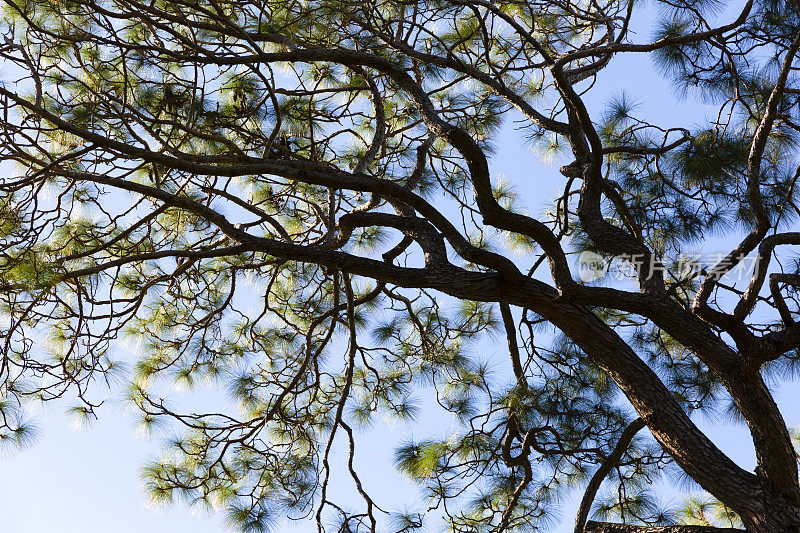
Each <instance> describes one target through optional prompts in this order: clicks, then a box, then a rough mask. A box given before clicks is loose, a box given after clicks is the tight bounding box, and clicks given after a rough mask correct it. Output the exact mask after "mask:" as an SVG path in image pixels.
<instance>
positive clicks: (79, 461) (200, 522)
mask: <svg viewBox="0 0 800 533" xmlns="http://www.w3.org/2000/svg"><path fill="white" fill-rule="evenodd" d="M646 38H647V33H643V34H642V35H640V36H639V38H638V39H639V40H645V39H646ZM621 86H627V87H630V88H631V89H632V95H633V96H635V97H636V98H637V99H638V100H640V101H641V102H642V108H641V109H640V111H641V112H642V113H643V114H644V115H645V116H646V117H647V118H649V119H650V120H652V121H655V122H656V123H658V124H660V125H661V126H663V127H670V126H676V125H681V126H686V125H689V124H696V123H699V122H701V121H702V119H703V115H704V114H705V112H706V111H707V109H706V108H705V107H704V106H702V105H700V104H697V103H692V102H681V101H678V100H676V98H675V97H674V95H673V93H672V91H671V90H670V88H669V85H668V83H667V82H666V81H665V80H663V79H661V78H659V77H658V76H657V75H656V74H655V73H654V72H653V70H652V66H651V64H650V60H649V58H648V57H647V56H646V55H638V56H631V57H628V58H618V59H617V60H616V61H613V62H612V66H611V67H609V68H608V69H607V70H606V71H604V72H603V73H602V75H601V77H600V80H599V82H598V84H597V86H596V87H595V88H594V89H593V90H592V91H591V96H590V97H588V98H587V101H588V103H589V105H590V109H592V110H593V111H594V113H595V114H597V112H598V110H599V109H601V108H602V106H603V104H605V103H607V101H608V100H609V99H610V97H611V96H612V95H613V94H615V93H617V92H618V91H619V90H620V87H621ZM522 140H523V138H522V135H520V134H519V133H517V132H515V131H514V124H513V123H507V124H506V126H505V127H504V130H503V131H502V132H501V137H500V139H499V140H498V142H497V146H498V152H497V154H496V157H495V158H494V159H493V163H492V167H493V168H492V171H493V174H494V176H496V177H499V176H501V175H502V176H504V177H505V178H507V179H508V180H509V181H511V182H512V183H513V184H514V186H515V188H516V190H517V192H518V193H519V194H520V196H521V198H522V199H523V200H524V201H525V203H526V204H527V206H528V208H529V209H530V210H531V211H532V212H537V211H539V210H540V209H541V208H542V207H544V206H545V205H546V202H547V201H548V200H550V199H552V197H553V196H554V195H555V194H557V193H558V192H559V190H560V188H561V187H562V186H563V185H562V184H563V182H562V179H561V177H560V175H559V174H558V170H557V169H558V163H554V164H553V165H552V166H543V165H540V164H539V163H537V162H535V161H536V157H535V155H534V154H533V153H532V152H531V151H530V149H529V148H528V147H526V146H525V145H524V144H523V142H522ZM532 162H533V163H532ZM566 162H568V161H566ZM732 242H733V239H731V240H729V241H726V240H724V239H714V240H710V241H709V242H708V243H707V246H706V250H707V251H709V252H715V251H723V250H724V249H725V246H726V245H728V246H729V245H730V244H731V243H732ZM495 342H497V343H498V345H497V346H494V345H492V343H491V341H490V340H487V341H484V344H483V345H481V347H480V349H481V351H484V350H485V351H486V353H493V352H496V354H497V355H496V356H497V357H501V356H503V354H505V347H504V345H503V342H504V341H503V340H502V339H500V338H498V339H496V340H495ZM797 392H798V388H797V386H796V385H794V384H792V385H784V386H782V387H780V390H779V393H778V398H777V399H778V402H779V404H780V405H781V406H782V407H783V408H784V413H785V414H786V416H787V418H788V420H787V421H788V422H789V423H790V424H792V425H794V424H800V410H798V408H797V406H796V404H797V397H798V396H797ZM209 394H210V393H209ZM121 395H122V393H121V391H117V394H116V396H117V399H112V400H111V401H109V402H108V404H107V405H106V406H104V407H103V408H102V409H101V413H102V415H101V419H100V420H99V421H97V422H95V423H94V424H93V425H91V426H90V427H89V428H86V429H82V430H75V429H74V428H73V426H72V424H71V422H70V421H69V420H67V419H66V417H65V416H63V414H62V412H63V409H64V408H65V407H66V405H65V404H62V405H59V404H52V405H48V406H46V409H44V410H43V411H41V412H39V413H37V414H36V421H37V425H38V426H39V437H38V439H37V441H36V443H35V444H34V445H33V446H30V447H28V448H26V449H23V450H14V451H10V452H4V455H3V456H2V458H0V479H2V480H3V483H2V484H0V517H2V518H0V520H2V521H1V522H0V533H49V532H59V533H73V532H74V533H78V532H80V533H106V532H109V531H114V532H116V533H129V532H130V533H133V532H136V533H141V532H143V531H146V532H154V533H160V532H165V533H166V532H169V533H178V532H183V531H187V532H188V531H191V532H193V533H207V532H215V533H217V532H220V531H222V530H223V519H222V517H221V516H218V515H211V516H209V515H208V514H205V513H203V512H200V511H196V510H194V511H193V510H190V509H187V507H186V506H185V505H182V504H180V503H179V504H177V505H174V506H172V507H168V508H161V509H152V508H149V507H147V505H146V497H145V495H144V493H143V491H142V489H141V483H140V481H139V472H140V468H141V466H142V464H143V463H144V462H146V461H147V460H148V458H150V457H152V456H154V455H155V454H157V453H158V451H159V444H158V442H157V441H156V440H150V439H147V438H143V437H141V436H136V435H135V432H134V430H133V429H132V426H133V423H134V418H133V417H132V416H131V415H130V413H127V412H126V411H125V408H124V406H123V403H122V402H121V400H119V397H121ZM210 397H212V398H216V397H217V395H215V394H214V395H211V396H210ZM438 422H439V421H438V420H437V419H436V418H435V417H426V416H425V415H423V420H422V422H421V423H420V425H419V426H415V427H408V426H402V425H396V426H376V427H374V428H372V429H371V430H369V431H368V432H367V433H366V434H365V435H364V439H363V440H362V444H361V445H360V449H359V455H358V463H357V466H356V467H357V469H358V470H359V473H360V474H361V476H362V478H363V481H364V483H365V486H366V488H367V490H368V491H369V492H371V493H373V494H374V495H375V499H376V501H377V503H378V504H380V503H381V502H385V503H387V504H389V505H388V506H389V507H390V508H395V507H397V503H398V502H401V505H400V506H402V502H408V503H414V502H418V501H419V500H418V498H417V497H416V496H415V492H414V488H413V486H412V485H411V483H410V482H409V481H406V480H404V479H402V478H401V477H400V476H397V475H394V474H393V469H392V467H391V465H390V463H389V461H388V459H389V457H391V451H392V448H393V445H394V444H396V443H397V442H398V440H400V439H402V438H404V437H406V436H409V435H411V434H413V435H415V436H417V437H424V436H425V435H426V434H427V433H426V432H428V431H442V430H443V428H441V427H437V425H438ZM698 422H699V424H700V425H701V427H702V428H704V429H706V430H707V432H708V434H709V436H710V437H711V438H712V440H714V441H715V442H716V443H717V444H718V445H719V446H720V447H721V448H722V449H723V450H725V451H726V452H728V453H729V454H730V455H731V457H732V458H733V459H734V460H736V461H737V462H738V463H739V464H741V465H742V466H744V467H747V468H752V466H753V465H754V457H753V452H752V448H751V444H750V440H749V436H748V435H747V434H746V433H747V432H746V430H745V429H744V428H742V427H740V426H737V425H735V424H733V423H732V422H730V421H726V420H720V419H718V420H716V421H708V420H704V419H702V418H701V419H698ZM333 490H335V491H349V490H350V486H349V484H348V483H347V482H345V481H343V480H334V484H333ZM663 490H664V492H665V493H666V494H672V493H673V491H671V490H670V488H669V487H667V486H664V489H663ZM573 506H574V502H572V501H567V502H565V503H564V516H565V517H564V521H563V523H562V524H561V525H560V526H558V527H557V528H555V529H553V531H554V532H555V533H562V532H568V531H572V527H571V524H572V516H573V514H572V507H573ZM312 530H315V527H314V526H313V525H312V523H311V522H306V523H305V525H303V526H298V527H291V526H289V525H288V524H286V525H282V526H280V527H278V528H277V531H287V532H288V531H293V532H294V531H312Z"/></svg>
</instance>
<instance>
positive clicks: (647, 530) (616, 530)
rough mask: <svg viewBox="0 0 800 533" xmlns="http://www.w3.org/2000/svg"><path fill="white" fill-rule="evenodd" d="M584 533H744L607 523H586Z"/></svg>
mask: <svg viewBox="0 0 800 533" xmlns="http://www.w3.org/2000/svg"><path fill="white" fill-rule="evenodd" d="M584 531H585V532H586V533H744V530H743V529H732V528H727V527H725V528H720V527H712V526H685V525H681V526H633V525H629V524H612V523H609V522H594V521H589V522H587V523H586V529H585V530H584Z"/></svg>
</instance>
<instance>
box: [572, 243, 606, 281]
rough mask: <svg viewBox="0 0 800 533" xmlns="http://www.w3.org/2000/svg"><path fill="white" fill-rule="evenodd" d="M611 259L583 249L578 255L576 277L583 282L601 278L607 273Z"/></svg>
mask: <svg viewBox="0 0 800 533" xmlns="http://www.w3.org/2000/svg"><path fill="white" fill-rule="evenodd" d="M610 266H611V259H606V258H605V257H603V256H602V255H600V254H597V253H594V252H590V251H585V252H581V253H580V255H578V277H579V278H580V279H581V281H583V282H584V283H590V282H592V281H597V280H600V279H603V278H604V277H606V275H607V274H608V269H609V267H610Z"/></svg>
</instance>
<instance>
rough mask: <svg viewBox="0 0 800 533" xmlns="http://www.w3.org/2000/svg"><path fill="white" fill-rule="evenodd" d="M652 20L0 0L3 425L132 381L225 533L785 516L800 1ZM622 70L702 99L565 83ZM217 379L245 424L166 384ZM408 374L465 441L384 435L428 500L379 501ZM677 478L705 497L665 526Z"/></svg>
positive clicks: (219, 1) (784, 525)
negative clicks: (380, 471) (361, 452)
mask: <svg viewBox="0 0 800 533" xmlns="http://www.w3.org/2000/svg"><path fill="white" fill-rule="evenodd" d="M640 3H642V2H641V1H639V0H627V1H622V0H597V1H591V2H563V1H559V0H536V1H530V0H513V1H512V0H431V1H427V2H422V1H406V0H375V1H363V2H355V1H352V2H351V1H342V0H258V1H256V0H209V1H202V0H152V1H147V2H140V1H138V0H45V1H42V0H2V1H1V2H0V4H2V8H3V15H2V22H1V23H0V31H1V32H2V34H3V41H2V44H0V54H1V55H2V70H1V71H0V76H2V83H0V101H2V106H3V112H2V122H0V128H1V129H0V155H1V156H2V160H3V163H2V168H3V175H2V177H0V214H1V215H2V220H1V221H0V242H2V245H1V246H2V253H1V254H0V301H2V317H3V320H4V325H3V329H2V335H1V336H0V341H2V365H1V366H0V415H2V416H1V417H0V441H3V442H10V443H13V444H17V445H22V444H26V443H28V442H29V441H30V439H31V438H32V436H33V435H32V428H31V426H30V425H29V423H28V422H27V420H28V419H27V414H26V407H27V406H29V405H31V404H32V403H34V402H50V401H54V400H59V399H66V400H65V401H67V400H68V401H70V402H73V405H71V406H70V407H69V412H70V413H71V414H72V415H74V416H76V417H78V418H79V419H82V420H87V421H88V420H91V419H93V418H95V416H96V414H97V409H98V406H99V405H100V404H101V403H102V399H103V396H104V395H105V394H108V391H107V388H106V387H105V386H104V384H107V383H110V382H112V380H113V379H121V380H123V381H124V382H125V383H126V386H127V387H128V389H127V390H128V398H129V401H130V403H131V404H132V405H133V406H135V407H136V408H137V410H138V412H139V413H140V414H141V419H142V424H143V427H145V428H156V427H159V426H160V425H162V424H171V427H173V428H179V429H176V435H177V436H175V437H174V438H171V439H170V440H169V442H168V443H167V450H166V452H165V454H164V456H163V458H161V459H160V460H159V461H156V462H154V463H153V464H149V465H147V466H146V467H145V470H144V479H145V481H146V484H147V488H148V490H149V492H150V495H151V496H152V498H153V499H154V500H156V501H159V502H172V501H173V500H176V499H184V500H185V501H188V502H189V503H195V504H201V505H207V506H209V507H211V508H214V509H217V508H221V509H224V510H225V512H226V513H227V516H228V518H229V521H230V524H231V526H233V527H235V528H238V529H240V530H242V531H262V530H266V529H268V528H270V527H271V526H272V525H273V524H275V523H279V522H280V520H282V519H283V518H284V517H286V516H292V517H306V518H307V519H308V520H309V521H310V523H311V524H314V523H315V522H316V524H317V525H318V528H319V530H320V531H323V530H325V531H333V530H338V531H375V530H388V529H390V530H392V531H398V532H400V531H403V532H411V531H418V530H422V529H423V528H426V527H428V526H434V527H438V525H439V524H440V523H441V522H440V521H441V520H444V522H445V523H446V524H447V527H448V528H449V529H450V530H452V531H456V532H476V533H477V532H489V531H492V532H501V531H546V530H547V529H548V527H550V525H551V524H553V523H554V521H555V520H558V519H563V517H559V515H558V514H557V512H556V509H557V503H558V502H559V501H561V500H562V499H563V498H564V497H565V495H567V494H569V493H570V492H571V491H575V490H579V491H580V492H581V494H582V495H583V496H582V501H581V504H580V509H579V512H578V516H577V518H576V525H575V531H576V533H589V532H604V531H614V532H637V531H638V532H673V533H679V532H688V531H692V532H694V531H734V530H741V528H745V529H746V530H747V531H749V532H752V533H776V532H791V531H795V532H796V531H800V485H799V484H798V461H797V454H796V452H795V448H794V443H795V440H796V439H795V437H794V433H793V431H792V430H791V428H789V427H788V426H787V424H786V423H785V421H784V415H783V414H782V413H781V410H780V409H779V407H778V405H777V404H776V402H775V399H774V397H773V394H772V392H771V391H770V389H769V387H768V384H771V383H773V382H774V380H776V379H784V380H790V381H791V380H792V379H793V376H794V375H795V374H794V371H795V370H796V365H797V363H798V362H800V322H798V320H800V299H798V298H799V296H798V292H797V291H798V287H800V261H798V260H797V257H796V248H795V247H797V246H799V245H800V232H798V231H793V230H792V225H793V224H796V220H797V215H798V214H800V209H798V206H797V204H796V197H797V193H796V188H797V182H798V179H799V178H800V166H798V154H799V153H800V152H799V150H798V140H799V138H800V76H799V74H800V58H798V49H799V48H800V5H798V3H797V1H796V0H748V1H747V2H745V3H744V4H741V3H735V2H722V1H712V0H696V1H690V0H654V3H655V6H650V8H648V9H644V8H642V7H641V6H639V4H640ZM656 8H657V9H656ZM646 27H651V28H653V27H654V29H653V30H652V35H648V34H647V32H643V31H638V30H641V29H642V28H646ZM634 28H636V29H637V31H634ZM642 54H644V55H647V56H649V57H650V58H651V60H652V61H653V62H654V65H655V67H656V68H657V69H658V70H659V72H660V73H661V74H662V75H663V76H665V77H667V78H668V79H669V80H670V82H671V83H672V84H673V86H674V88H675V90H676V92H677V93H678V94H679V95H680V96H681V97H682V98H686V99H690V100H693V101H702V102H704V103H705V104H706V105H707V106H709V108H710V109H712V110H713V113H712V114H713V116H714V117H715V119H714V120H712V121H710V122H706V123H702V124H697V123H696V121H695V119H694V118H691V119H690V118H686V124H683V125H682V126H681V127H672V126H663V125H659V124H657V123H654V122H653V121H650V120H648V119H647V118H646V116H645V114H643V113H640V110H639V107H638V106H637V101H638V100H643V101H645V100H646V99H647V93H646V89H647V88H646V87H642V86H641V84H640V83H639V82H638V80H637V78H636V76H635V75H633V74H632V75H631V77H630V79H624V80H619V83H620V85H621V86H622V87H621V89H624V91H622V90H621V92H620V96H619V97H618V98H617V99H615V100H614V101H613V102H610V103H608V105H607V106H605V107H606V108H605V109H604V110H602V112H601V111H599V110H598V109H597V108H596V106H592V105H589V104H588V103H587V102H589V101H590V100H589V97H590V96H591V95H592V94H593V92H592V90H593V88H594V87H595V81H596V80H597V79H598V76H601V75H602V74H603V72H604V69H606V68H607V67H608V66H609V65H611V64H615V63H616V62H618V61H620V59H622V58H625V57H629V56H633V55H642ZM511 126H515V127H516V130H514V131H515V132H516V135H517V136H518V137H519V139H520V141H521V142H523V141H524V142H527V143H530V144H531V145H532V146H534V147H536V148H537V149H538V152H536V153H531V155H530V157H531V162H532V165H531V168H533V169H537V168H538V169H541V172H542V173H544V172H548V169H547V167H546V166H538V163H539V162H540V161H544V160H547V159H548V158H551V159H554V160H557V161H562V160H563V163H564V164H563V166H561V167H560V173H558V172H557V171H555V170H553V173H554V174H556V175H558V177H559V179H560V180H561V181H560V186H561V188H562V189H563V194H562V195H560V196H559V197H558V198H556V199H555V200H553V201H552V204H551V205H550V206H549V207H548V208H547V209H541V204H542V201H543V200H546V198H527V197H522V196H520V195H519V194H517V193H515V190H514V187H513V186H512V185H513V184H512V183H509V182H508V181H503V180H502V179H500V177H499V176H497V175H495V173H493V172H492V171H491V168H492V167H491V166H490V165H491V164H492V163H493V154H495V148H496V138H497V134H498V132H499V131H501V128H505V129H504V130H503V131H510V127H511ZM526 178H527V177H526ZM530 179H531V180H537V179H539V178H538V177H537V176H536V175H535V172H532V176H531V177H530ZM711 235H714V236H717V237H719V238H720V239H721V240H722V241H724V242H727V243H732V242H733V243H734V244H733V245H731V247H730V249H729V250H726V253H725V254H722V255H721V256H720V257H718V258H715V259H714V261H711V262H707V263H708V264H704V263H703V260H702V259H701V260H699V261H687V260H686V257H690V256H691V252H692V250H694V249H695V248H696V247H697V246H698V244H702V241H703V240H704V239H706V238H707V237H709V236H711ZM734 241H735V242H734ZM793 254H794V255H793ZM575 257H581V258H583V259H582V260H583V261H584V262H583V263H582V264H580V265H578V264H576V262H575V260H574V259H575ZM587 258H588V259H587ZM587 261H588V262H587ZM748 264H750V265H751V266H753V265H754V266H753V267H752V268H750V269H749V270H748V269H747V268H746V267H747V265H748ZM587 265H589V266H592V265H594V267H597V268H595V270H592V271H591V272H590V274H592V275H595V274H597V276H596V277H597V278H599V277H601V275H602V274H605V277H604V278H602V279H600V280H598V279H595V277H591V276H590V277H589V278H585V277H584V278H582V277H581V276H580V275H579V269H580V268H585V267H587ZM598 269H599V270H598ZM742 271H746V272H749V273H750V274H748V276H742V275H738V276H734V275H733V274H734V273H736V272H742ZM610 274H613V275H610ZM487 345H488V346H493V349H494V350H495V351H496V353H494V354H492V357H491V361H489V360H488V358H487V357H481V356H480V354H476V353H475V347H476V346H487ZM123 346H135V347H137V358H136V360H135V361H133V363H132V366H131V368H127V369H126V368H125V365H124V361H122V360H121V357H120V356H119V352H120V351H121V347H123ZM203 382H208V383H211V384H213V385H214V386H220V387H227V390H228V391H229V392H230V394H231V395H232V397H233V398H234V399H235V402H236V404H237V407H238V409H229V408H228V406H220V408H219V409H218V410H215V411H212V412H199V413H198V412H196V411H195V410H193V408H192V406H189V405H186V406H180V405H172V404H168V403H167V402H166V401H165V400H164V395H165V393H164V390H165V389H164V386H165V385H167V384H170V383H172V384H175V385H177V386H180V387H184V388H189V389H191V388H194V387H197V386H198V385H199V384H200V383H203ZM425 390H427V391H432V392H431V394H433V395H435V402H431V403H434V404H435V407H436V408H437V409H439V410H441V412H442V413H444V414H440V415H438V416H442V417H446V418H447V420H452V421H453V424H452V425H453V427H457V428H459V429H458V430H457V431H455V432H453V433H452V434H449V435H446V436H444V437H443V436H442V435H441V434H431V435H430V436H423V435H421V434H419V433H418V435H420V439H419V440H413V441H400V442H398V441H397V440H395V439H393V438H392V436H391V435H386V442H385V445H386V446H387V447H394V448H393V449H394V457H395V459H396V468H397V469H398V470H399V471H400V472H401V473H402V474H403V475H406V476H409V477H410V478H412V479H414V480H415V481H416V482H417V483H418V484H419V485H420V489H421V490H422V491H423V494H424V495H425V497H426V498H427V499H428V501H429V504H430V510H426V509H419V510H417V509H412V510H403V509H399V508H393V507H392V506H393V505H394V504H395V503H396V502H384V501H377V500H376V499H374V497H373V496H371V495H370V490H369V489H370V487H368V486H367V485H366V484H364V483H362V481H361V478H360V477H359V467H360V463H359V457H358V445H359V440H360V439H359V438H360V436H361V434H362V432H361V428H362V427H365V426H367V425H369V424H370V423H371V422H372V421H373V420H374V419H376V418H381V417H386V416H388V417H392V418H394V419H398V420H402V421H406V422H407V423H413V422H414V421H415V420H416V417H417V416H418V414H419V410H420V406H419V405H418V404H417V403H416V402H415V398H417V397H418V394H421V392H420V391H425ZM714 411H717V412H719V411H725V412H727V413H730V415H731V416H733V417H736V418H737V419H739V420H741V421H742V422H743V423H744V424H746V426H747V428H748V429H749V432H750V434H751V436H752V444H753V446H754V448H755V451H756V456H757V463H758V464H757V467H756V469H755V471H754V472H750V471H746V470H745V469H743V468H742V467H740V466H739V465H737V464H736V463H735V462H734V461H733V460H731V459H730V458H729V457H728V456H727V455H726V454H725V453H723V451H721V450H720V449H719V448H718V447H717V446H716V445H715V444H714V443H713V442H712V440H711V439H710V438H709V435H707V434H705V433H704V432H703V431H701V429H700V428H699V427H698V425H697V424H696V416H699V415H700V414H702V413H710V412H714ZM645 428H646V429H647V431H644V429H645ZM421 430H422V428H421ZM334 444H336V445H337V446H343V447H344V448H345V452H344V454H343V455H337V452H336V449H338V448H337V446H335V445H334ZM334 471H337V472H341V473H343V475H347V476H350V477H351V478H352V481H353V487H354V491H355V492H356V493H357V494H354V496H355V497H357V498H359V499H360V501H361V504H360V506H358V507H357V508H354V509H351V508H350V507H349V506H348V505H345V504H341V503H340V500H339V498H340V496H341V495H340V494H336V493H334V491H332V490H331V489H330V484H331V481H330V480H331V479H332V476H333V475H334ZM664 472H672V473H673V474H675V476H677V477H683V478H684V479H685V480H688V482H689V483H692V484H694V485H693V486H694V487H696V489H697V490H695V493H696V494H695V496H692V497H688V498H687V500H686V502H685V504H684V505H683V508H682V509H680V510H678V511H674V510H673V511H671V510H670V509H668V508H665V507H664V506H662V505H661V503H660V501H659V494H658V493H657V490H654V488H653V487H654V486H653V481H654V480H655V479H657V478H658V477H659V476H660V475H661V474H662V473H664ZM656 487H657V486H656ZM592 512H593V513H594V514H592ZM589 518H595V519H597V520H601V521H591V520H589ZM676 524H679V525H676ZM680 524H682V525H680ZM729 528H733V529H729ZM736 528H739V529H736Z"/></svg>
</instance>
